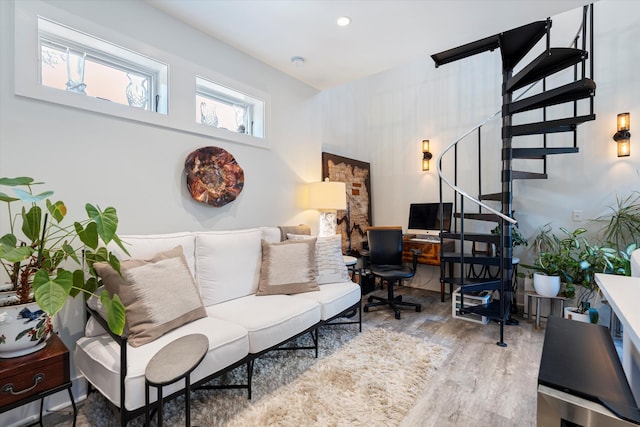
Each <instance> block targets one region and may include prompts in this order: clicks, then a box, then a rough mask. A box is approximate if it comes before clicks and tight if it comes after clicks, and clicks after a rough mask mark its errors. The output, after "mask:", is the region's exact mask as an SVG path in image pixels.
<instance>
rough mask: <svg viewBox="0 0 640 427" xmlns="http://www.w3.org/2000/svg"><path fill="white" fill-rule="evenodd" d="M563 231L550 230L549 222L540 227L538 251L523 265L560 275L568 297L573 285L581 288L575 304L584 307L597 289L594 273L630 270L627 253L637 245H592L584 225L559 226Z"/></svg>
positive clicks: (622, 273) (563, 293) (564, 291)
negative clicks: (587, 237) (570, 228)
mask: <svg viewBox="0 0 640 427" xmlns="http://www.w3.org/2000/svg"><path fill="white" fill-rule="evenodd" d="M560 231H561V232H562V235H560V236H558V235H556V234H554V233H552V232H551V227H550V225H549V224H547V225H545V226H544V227H543V228H541V229H540V232H539V234H538V235H537V236H536V237H535V239H534V245H535V246H536V247H537V248H538V254H537V256H536V258H535V261H534V263H533V264H531V265H526V264H523V267H525V268H527V269H530V270H532V271H536V272H540V273H543V274H546V275H550V276H560V280H561V281H562V283H563V289H562V291H561V295H562V296H565V297H567V298H573V297H575V296H576V287H578V286H579V289H580V292H579V295H578V297H577V306H578V307H579V309H580V310H581V311H583V310H584V311H586V310H587V309H588V308H589V306H588V304H586V302H587V301H589V300H590V299H591V298H592V296H593V295H594V293H597V292H598V291H599V289H598V285H597V283H596V281H595V274H596V273H607V274H619V275H628V274H630V261H629V260H630V254H631V252H633V250H634V249H635V247H636V245H635V244H634V245H629V247H627V248H626V250H625V251H618V250H617V249H615V248H612V247H610V246H607V245H603V246H599V245H592V244H590V243H589V241H588V240H587V239H586V237H584V236H583V235H584V234H585V233H586V232H587V230H586V229H584V228H578V229H576V230H574V231H569V230H567V229H566V228H560Z"/></svg>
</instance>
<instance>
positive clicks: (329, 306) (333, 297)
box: [291, 281, 362, 320]
mask: <svg viewBox="0 0 640 427" xmlns="http://www.w3.org/2000/svg"><path fill="white" fill-rule="evenodd" d="M361 295H362V294H361V292H360V285H358V284H356V283H353V282H351V281H349V282H340V283H328V284H326V285H322V286H320V291H319V292H307V293H304V294H297V295H291V297H293V298H304V299H309V300H311V301H315V302H317V303H318V304H320V308H321V311H320V318H321V319H322V320H329V319H331V318H332V317H334V316H336V315H337V314H340V313H342V312H343V311H345V310H346V309H348V308H349V307H352V306H354V305H355V304H358V303H359V302H360V298H361Z"/></svg>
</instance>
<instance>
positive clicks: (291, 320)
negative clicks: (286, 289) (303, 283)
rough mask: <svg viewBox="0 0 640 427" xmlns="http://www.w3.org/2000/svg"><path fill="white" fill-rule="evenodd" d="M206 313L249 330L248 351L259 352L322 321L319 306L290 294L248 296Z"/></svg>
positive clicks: (222, 304) (211, 307) (213, 307)
mask: <svg viewBox="0 0 640 427" xmlns="http://www.w3.org/2000/svg"><path fill="white" fill-rule="evenodd" d="M206 310H207V315H208V316H209V317H213V318H216V319H222V320H226V321H228V322H232V323H236V324H238V325H240V326H242V327H243V328H244V329H246V330H247V331H248V333H249V352H250V353H254V354H255V353H259V352H261V351H263V350H266V349H268V348H270V347H273V346H274V345H276V344H280V343H282V342H284V341H286V340H288V339H290V338H291V337H293V336H295V335H297V334H299V333H301V332H303V331H305V330H307V329H308V328H310V327H311V326H313V325H315V324H316V323H318V322H319V321H320V305H319V304H318V303H317V302H315V301H313V300H311V299H302V298H301V299H296V298H294V297H293V296H291V295H267V296H262V297H260V296H257V295H249V296H246V297H243V298H238V299H234V300H231V301H227V302H223V303H221V304H216V305H212V306H210V307H207V308H206Z"/></svg>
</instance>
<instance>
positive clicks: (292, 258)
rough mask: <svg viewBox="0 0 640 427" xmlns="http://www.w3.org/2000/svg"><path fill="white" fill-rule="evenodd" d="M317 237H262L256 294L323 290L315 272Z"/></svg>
mask: <svg viewBox="0 0 640 427" xmlns="http://www.w3.org/2000/svg"><path fill="white" fill-rule="evenodd" d="M315 244H316V239H309V240H299V241H293V240H285V241H284V242H280V243H268V242H267V241H265V240H263V241H262V266H261V268H260V284H259V286H258V292H257V293H256V295H275V294H299V293H302V292H310V291H317V290H320V288H319V287H318V283H317V282H316V279H315V276H316V272H315Z"/></svg>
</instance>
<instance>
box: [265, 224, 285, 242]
mask: <svg viewBox="0 0 640 427" xmlns="http://www.w3.org/2000/svg"><path fill="white" fill-rule="evenodd" d="M260 230H262V238H263V239H264V240H266V241H267V242H269V243H276V242H279V241H281V240H282V238H281V232H280V227H260Z"/></svg>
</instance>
